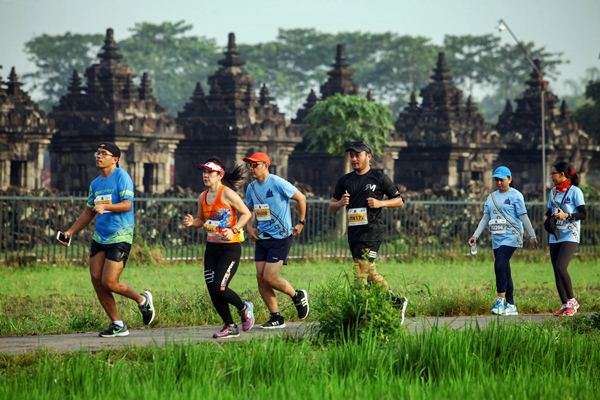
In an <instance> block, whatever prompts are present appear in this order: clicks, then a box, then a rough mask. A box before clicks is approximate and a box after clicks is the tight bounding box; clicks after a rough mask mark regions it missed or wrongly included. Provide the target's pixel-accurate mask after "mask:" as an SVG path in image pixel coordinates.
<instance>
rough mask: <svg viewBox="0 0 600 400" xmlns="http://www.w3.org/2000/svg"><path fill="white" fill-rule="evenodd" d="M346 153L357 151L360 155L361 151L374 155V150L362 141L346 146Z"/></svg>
mask: <svg viewBox="0 0 600 400" xmlns="http://www.w3.org/2000/svg"><path fill="white" fill-rule="evenodd" d="M346 151H347V152H348V151H356V152H357V153H360V152H361V151H366V152H367V153H369V154H373V150H372V149H371V147H370V146H369V145H368V144H366V143H365V142H363V141H362V140H358V141H355V142H350V143H348V145H347V146H346Z"/></svg>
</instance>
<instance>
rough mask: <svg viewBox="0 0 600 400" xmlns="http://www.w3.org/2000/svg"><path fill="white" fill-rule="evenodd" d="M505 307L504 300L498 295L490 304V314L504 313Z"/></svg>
mask: <svg viewBox="0 0 600 400" xmlns="http://www.w3.org/2000/svg"><path fill="white" fill-rule="evenodd" d="M505 309H506V300H504V299H503V298H501V297H498V298H497V299H496V301H495V302H494V305H493V306H492V314H496V315H504V310H505Z"/></svg>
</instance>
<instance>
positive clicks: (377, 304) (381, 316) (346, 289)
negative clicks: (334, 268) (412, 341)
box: [313, 275, 401, 342]
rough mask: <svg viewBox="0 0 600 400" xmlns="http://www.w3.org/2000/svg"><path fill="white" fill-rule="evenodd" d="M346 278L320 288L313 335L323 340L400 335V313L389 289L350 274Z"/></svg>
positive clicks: (380, 337)
mask: <svg viewBox="0 0 600 400" xmlns="http://www.w3.org/2000/svg"><path fill="white" fill-rule="evenodd" d="M345 278H346V279H343V278H341V279H338V280H335V281H332V282H330V283H328V284H326V285H325V286H322V287H321V288H320V290H319V292H320V293H321V295H320V296H319V297H318V298H315V301H314V305H313V312H314V316H315V318H314V319H315V321H316V322H317V324H315V325H314V328H313V334H314V337H315V338H316V339H317V340H324V341H345V340H357V341H362V340H364V339H368V338H369V339H372V338H375V339H377V340H381V341H386V342H387V341H388V340H389V339H390V338H391V337H394V336H397V334H398V333H399V330H400V329H401V325H400V314H399V311H398V310H397V309H396V308H394V306H393V305H392V303H391V301H390V297H389V293H388V291H387V290H385V289H383V288H382V287H380V286H378V285H368V286H365V285H362V284H360V283H359V282H356V281H355V280H354V279H353V278H352V277H350V276H348V275H346V277H345ZM340 281H341V282H342V284H340ZM344 281H345V283H344Z"/></svg>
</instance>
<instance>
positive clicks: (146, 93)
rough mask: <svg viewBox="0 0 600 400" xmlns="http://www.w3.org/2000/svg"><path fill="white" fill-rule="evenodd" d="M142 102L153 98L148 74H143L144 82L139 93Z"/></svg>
mask: <svg viewBox="0 0 600 400" xmlns="http://www.w3.org/2000/svg"><path fill="white" fill-rule="evenodd" d="M139 98H140V100H149V99H150V98H152V83H151V81H150V76H149V75H148V73H147V72H144V73H143V74H142V82H141V83H140V91H139Z"/></svg>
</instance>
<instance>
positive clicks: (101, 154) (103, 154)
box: [94, 151, 113, 158]
mask: <svg viewBox="0 0 600 400" xmlns="http://www.w3.org/2000/svg"><path fill="white" fill-rule="evenodd" d="M94 157H102V158H105V157H113V155H112V154H111V153H109V152H108V151H97V152H95V153H94Z"/></svg>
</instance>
